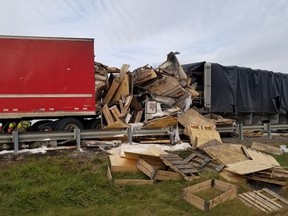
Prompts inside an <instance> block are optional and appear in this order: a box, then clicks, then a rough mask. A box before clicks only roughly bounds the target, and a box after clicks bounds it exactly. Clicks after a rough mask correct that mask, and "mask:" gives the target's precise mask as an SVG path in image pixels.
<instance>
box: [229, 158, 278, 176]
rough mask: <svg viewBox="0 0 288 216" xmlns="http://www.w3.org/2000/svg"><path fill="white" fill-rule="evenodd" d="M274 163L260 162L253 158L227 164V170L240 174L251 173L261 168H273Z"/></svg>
mask: <svg viewBox="0 0 288 216" xmlns="http://www.w3.org/2000/svg"><path fill="white" fill-rule="evenodd" d="M272 167H273V165H270V164H259V163H258V162H256V161H253V160H245V161H240V162H236V163H232V164H228V165H227V168H226V169H227V170H229V171H231V172H234V173H237V174H239V175H245V174H249V173H254V172H258V171H261V170H266V169H270V168H272Z"/></svg>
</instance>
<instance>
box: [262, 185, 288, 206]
mask: <svg viewBox="0 0 288 216" xmlns="http://www.w3.org/2000/svg"><path fill="white" fill-rule="evenodd" d="M263 191H265V192H266V193H268V194H270V195H271V196H273V197H275V198H276V199H277V200H280V201H281V202H283V203H285V204H286V205H288V200H287V199H285V198H284V197H282V196H280V195H279V194H277V193H275V192H273V191H271V190H269V189H268V188H263Z"/></svg>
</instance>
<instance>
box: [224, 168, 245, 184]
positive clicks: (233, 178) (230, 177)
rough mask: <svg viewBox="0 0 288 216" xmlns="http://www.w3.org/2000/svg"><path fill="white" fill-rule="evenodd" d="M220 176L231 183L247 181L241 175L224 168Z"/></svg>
mask: <svg viewBox="0 0 288 216" xmlns="http://www.w3.org/2000/svg"><path fill="white" fill-rule="evenodd" d="M219 174H220V175H221V176H222V177H223V178H224V179H226V180H227V181H229V182H233V183H244V182H246V181H247V180H246V178H245V177H244V176H242V175H239V174H237V173H233V172H230V171H229V170H227V169H226V168H224V169H223V170H222V171H221V172H220V173H219Z"/></svg>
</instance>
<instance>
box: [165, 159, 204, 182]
mask: <svg viewBox="0 0 288 216" xmlns="http://www.w3.org/2000/svg"><path fill="white" fill-rule="evenodd" d="M160 158H161V160H162V161H163V162H164V163H165V164H166V166H169V167H170V168H171V169H172V170H174V171H175V172H177V173H180V174H181V175H182V176H183V177H184V179H185V180H186V181H191V180H193V179H195V178H199V175H198V170H197V169H196V168H195V166H193V165H192V164H190V163H189V162H188V163H187V161H185V160H183V159H182V158H181V157H180V156H179V155H177V154H162V155H160Z"/></svg>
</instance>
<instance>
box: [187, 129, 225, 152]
mask: <svg viewBox="0 0 288 216" xmlns="http://www.w3.org/2000/svg"><path fill="white" fill-rule="evenodd" d="M184 134H186V135H188V136H189V139H190V144H191V145H192V147H193V148H194V149H196V148H198V147H200V146H201V145H203V144H205V143H207V142H209V141H211V140H217V141H219V142H222V141H221V137H220V134H219V132H218V131H216V130H206V129H199V128H194V126H193V125H191V124H187V125H186V126H185V129H184Z"/></svg>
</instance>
